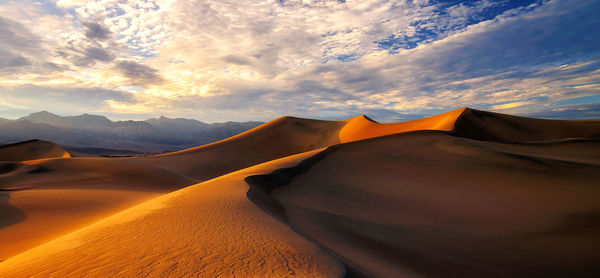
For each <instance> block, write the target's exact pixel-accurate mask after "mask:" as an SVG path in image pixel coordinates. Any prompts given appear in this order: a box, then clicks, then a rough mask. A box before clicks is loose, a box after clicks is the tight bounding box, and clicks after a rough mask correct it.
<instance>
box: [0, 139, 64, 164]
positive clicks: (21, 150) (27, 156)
mask: <svg viewBox="0 0 600 278" xmlns="http://www.w3.org/2000/svg"><path fill="white" fill-rule="evenodd" d="M61 157H62V158H64V157H71V155H70V154H69V153H68V152H67V151H65V150H64V149H63V148H61V147H60V146H59V145H56V144H54V143H52V142H48V141H42V140H29V141H25V142H19V143H15V144H10V145H4V146H0V161H6V162H15V161H23V160H31V159H40V158H61Z"/></svg>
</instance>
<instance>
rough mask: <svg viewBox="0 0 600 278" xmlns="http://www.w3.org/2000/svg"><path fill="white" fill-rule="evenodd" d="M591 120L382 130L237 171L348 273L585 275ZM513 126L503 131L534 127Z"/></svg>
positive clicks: (590, 230)
mask: <svg viewBox="0 0 600 278" xmlns="http://www.w3.org/2000/svg"><path fill="white" fill-rule="evenodd" d="M480 114H481V113H480ZM470 116H471V115H466V116H465V117H470ZM484 116H485V115H484ZM491 116H496V115H494V114H491ZM463 120H464V118H463ZM532 122H533V123H534V124H537V121H532ZM599 123H600V122H598V121H595V122H593V121H592V122H586V123H585V125H586V127H587V128H592V131H591V132H589V133H583V135H588V134H589V135H591V136H590V138H581V137H580V136H581V135H582V131H585V130H582V129H579V128H573V129H567V130H568V131H570V132H565V131H563V133H562V135H560V136H558V135H555V136H554V137H551V138H553V139H556V140H553V141H548V142H546V143H544V142H537V143H514V142H510V143H503V142H498V140H499V139H498V138H499V137H498V136H497V137H495V138H496V142H489V141H478V140H472V139H469V138H462V137H458V136H457V132H455V131H454V132H452V131H451V132H443V131H413V132H407V133H400V134H392V135H388V136H383V137H376V138H371V139H366V140H362V141H356V142H350V143H345V144H339V145H335V146H331V147H329V148H327V150H325V151H323V152H320V153H319V154H318V155H316V156H314V157H311V158H309V159H306V160H304V161H303V163H301V164H299V165H298V166H295V167H291V168H285V169H278V170H276V171H274V172H272V173H269V174H266V175H258V176H250V177H247V178H246V181H247V182H248V184H249V185H250V188H251V192H252V190H254V191H261V192H263V194H262V195H259V196H260V197H261V198H255V199H253V201H254V202H255V203H256V204H257V205H258V206H259V207H261V208H262V209H263V210H265V211H267V212H269V213H270V214H273V215H274V216H275V217H277V218H279V219H282V220H284V221H286V223H288V224H289V225H290V226H292V227H294V229H295V230H297V231H299V233H301V234H303V235H306V236H307V238H310V239H312V240H314V241H315V242H317V243H318V244H320V245H322V246H324V247H325V248H326V249H327V250H330V251H331V252H332V253H334V254H336V255H337V256H339V257H340V258H341V259H342V260H343V261H344V262H345V263H346V264H348V265H350V266H352V268H353V269H354V270H355V271H356V272H358V273H360V275H364V276H375V277H405V276H410V277H418V276H446V275H451V276H460V277H482V276H490V275H500V276H511V277H515V276H529V277H531V276H544V277H564V276H565V275H568V276H571V277H590V276H593V274H597V273H599V272H600V268H599V267H598V266H597V264H595V262H596V261H598V259H600V256H598V255H597V253H595V252H593V250H595V248H597V247H600V246H599V245H598V242H600V237H599V236H598V235H599V234H600V226H598V225H595V224H593V223H596V220H593V219H597V217H598V214H597V211H600V205H599V204H598V202H597V201H596V200H598V198H600V188H599V187H597V186H595V185H594V182H592V181H595V180H598V178H600V174H599V173H600V168H599V167H600V164H598V163H599V162H600V140H596V139H594V134H595V133H594V131H593V130H594V129H596V130H597V129H598V127H600V124H599ZM526 124H527V123H525V124H523V125H526ZM551 124H558V125H559V126H560V125H562V126H564V125H565V123H561V122H552V123H551ZM566 124H569V123H566ZM532 128H535V127H533V126H532ZM492 132H495V131H492ZM515 133H516V134H505V135H504V136H506V137H505V138H511V139H513V140H515V139H519V140H524V141H526V140H530V139H534V140H535V139H537V138H540V137H533V136H529V137H527V136H524V135H523V132H522V131H519V130H517V131H516V132H515ZM479 134H480V135H481V134H484V133H483V132H480V133H479ZM491 134H494V133H491ZM561 136H562V137H563V138H561ZM488 138H491V136H490V137H488ZM544 138H550V137H549V136H546V137H544ZM572 138H580V139H578V140H574V139H572ZM309 169H310V170H309ZM567 185H568V186H567ZM540 198H541V199H540ZM265 204H268V205H265ZM273 208H276V209H273ZM450 208H451V209H450ZM515 217H516V218H515ZM588 221H589V222H588ZM471 246H472V247H471ZM565 254H569V259H564V258H563V256H564V255H565Z"/></svg>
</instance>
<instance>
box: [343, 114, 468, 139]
mask: <svg viewBox="0 0 600 278" xmlns="http://www.w3.org/2000/svg"><path fill="white" fill-rule="evenodd" d="M466 109H467V108H461V109H457V110H453V111H450V112H446V113H443V114H439V115H435V116H431V117H427V118H424V119H419V120H414V121H408V122H400V123H393V124H380V123H377V122H375V121H373V120H371V119H370V118H368V117H366V116H364V115H363V116H358V117H355V118H352V119H349V120H347V121H346V122H347V123H346V124H345V125H344V127H343V128H342V129H341V130H340V132H339V138H340V142H343V143H345V142H351V141H357V140H362V139H368V138H373V137H379V136H384V135H389V134H394V133H400V132H408V131H415V130H442V131H451V130H453V129H454V123H455V121H456V119H457V118H458V117H460V116H461V115H462V113H463V112H464V111H465V110H466Z"/></svg>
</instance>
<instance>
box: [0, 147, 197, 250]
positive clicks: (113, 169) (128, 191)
mask: <svg viewBox="0 0 600 278" xmlns="http://www.w3.org/2000/svg"><path fill="white" fill-rule="evenodd" d="M18 166H19V167H18V168H17V169H14V170H13V171H10V172H8V173H6V174H4V175H1V176H0V184H1V187H0V188H2V191H0V197H3V198H2V199H0V201H2V202H0V207H3V211H2V212H4V213H5V214H3V215H2V217H1V218H0V227H1V229H0V260H4V259H6V258H9V257H11V256H14V255H16V254H18V253H21V252H23V251H26V250H28V249H31V248H33V247H35V246H38V245H40V244H43V243H45V242H48V241H49V240H52V239H54V238H56V237H59V236H61V235H64V234H66V233H69V232H72V231H74V230H77V229H80V228H82V227H85V226H87V225H89V224H92V223H94V222H97V221H98V220H100V219H103V218H105V217H107V216H110V215H112V214H114V213H117V212H119V211H122V210H124V209H127V208H129V207H131V206H133V205H136V204H139V203H141V202H144V201H147V200H149V199H152V198H155V197H157V196H160V195H162V194H166V193H169V192H172V191H175V190H177V189H180V188H182V187H184V186H188V185H191V184H195V183H197V182H196V181H195V180H192V179H190V178H187V177H185V176H182V175H180V174H178V173H174V172H170V171H167V170H164V169H161V168H157V167H155V166H151V165H146V164H142V163H138V162H135V161H131V160H123V159H110V158H68V159H59V158H51V159H38V160H29V161H24V162H22V163H19V164H18Z"/></svg>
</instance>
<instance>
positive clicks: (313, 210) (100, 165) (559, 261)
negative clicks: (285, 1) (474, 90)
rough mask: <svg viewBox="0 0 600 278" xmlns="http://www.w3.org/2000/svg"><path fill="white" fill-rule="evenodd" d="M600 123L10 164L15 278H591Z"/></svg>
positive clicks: (1, 168) (482, 119)
mask: <svg viewBox="0 0 600 278" xmlns="http://www.w3.org/2000/svg"><path fill="white" fill-rule="evenodd" d="M598 180H600V121H558V120H542V119H532V118H523V117H517V116H511V115H504V114H497V113H492V112H486V111H480V110H474V109H469V108H463V109H458V110H454V111H450V112H447V113H443V114H440V115H437V116H433V117H429V118H424V119H420V120H415V121H408V122H400V123H393V124H380V123H376V122H374V121H373V120H371V119H369V118H368V117H365V116H358V117H355V118H351V119H348V120H345V121H321V120H310V119H301V118H294V117H281V118H278V119H275V120H273V121H271V122H268V123H266V124H263V125H261V126H258V127H256V128H254V129H252V130H249V131H246V132H244V133H241V134H239V135H236V136H233V137H231V138H228V139H225V140H222V141H219V142H215V143H212V144H208V145H204V146H199V147H196V148H191V149H187V150H183V151H178V152H174V153H168V154H162V155H154V156H134V157H121V158H110V157H72V154H69V152H67V151H65V150H64V149H62V148H61V147H60V146H58V145H56V144H54V143H51V142H46V141H39V140H32V141H26V142H22V143H17V144H12V145H6V146H2V147H0V261H1V262H0V277H448V276H454V277H490V276H494V277H532V276H533V277H541V276H543V277H565V276H569V277H591V276H597V275H599V274H600V266H599V265H598V263H597V262H598V261H600V253H598V252H597V250H598V249H599V248H600V183H598Z"/></svg>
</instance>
